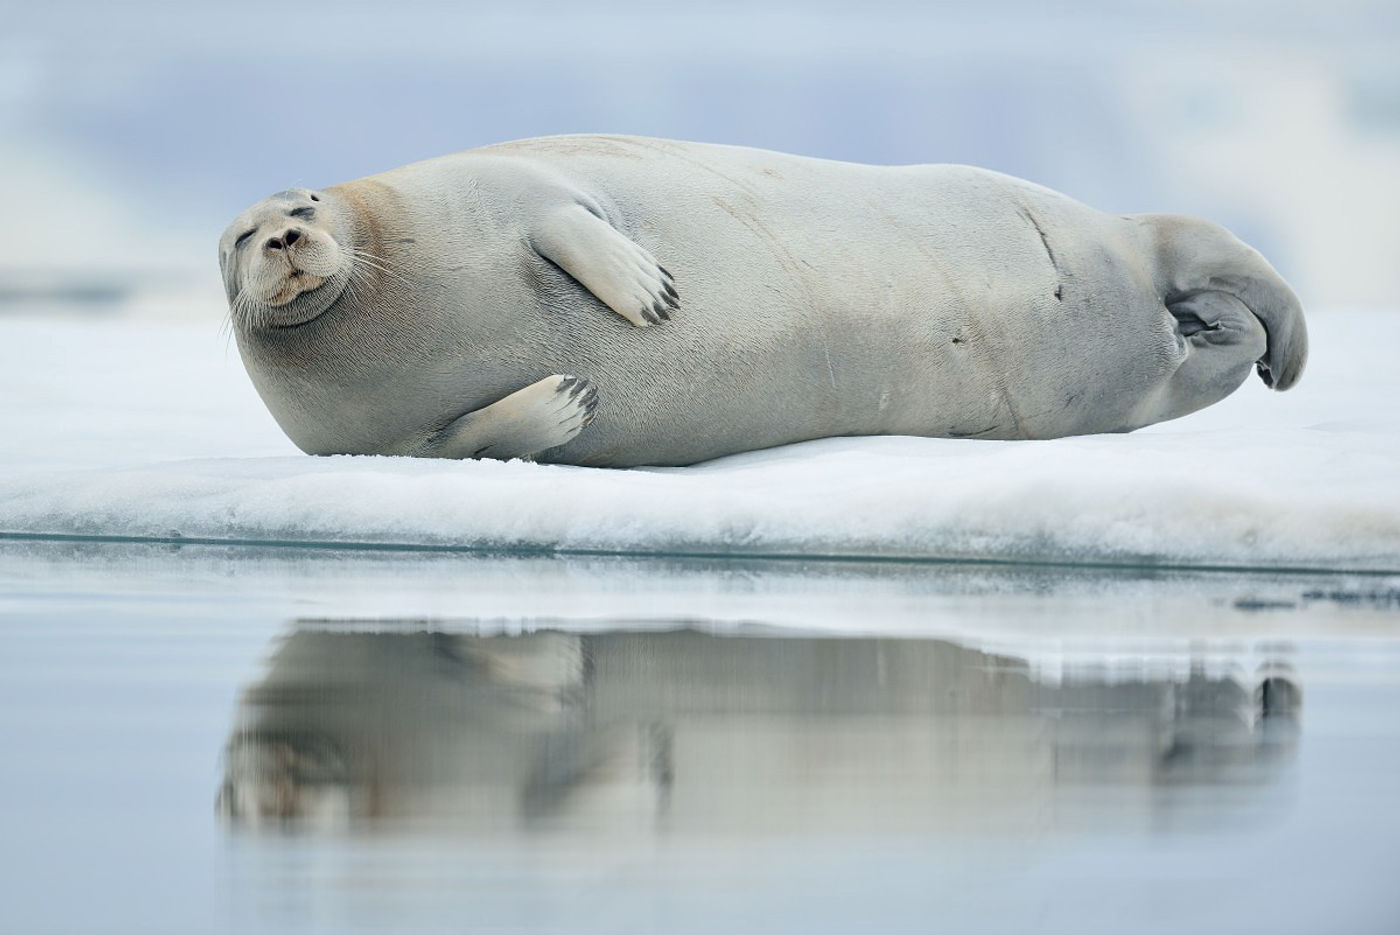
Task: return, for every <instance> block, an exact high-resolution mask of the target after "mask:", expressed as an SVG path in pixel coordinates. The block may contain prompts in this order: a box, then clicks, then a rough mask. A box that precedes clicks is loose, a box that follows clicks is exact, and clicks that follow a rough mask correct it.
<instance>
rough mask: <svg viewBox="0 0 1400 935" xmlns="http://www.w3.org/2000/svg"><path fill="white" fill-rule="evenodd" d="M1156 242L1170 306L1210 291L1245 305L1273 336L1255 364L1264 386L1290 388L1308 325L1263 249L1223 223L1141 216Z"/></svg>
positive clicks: (1299, 370)
mask: <svg viewBox="0 0 1400 935" xmlns="http://www.w3.org/2000/svg"><path fill="white" fill-rule="evenodd" d="M1139 218H1140V219H1141V220H1143V221H1146V222H1148V225H1149V228H1150V229H1151V230H1152V231H1153V233H1154V235H1155V240H1156V248H1157V249H1156V255H1157V277H1156V278H1157V283H1156V284H1157V288H1158V290H1159V291H1160V293H1161V295H1162V297H1163V301H1165V303H1166V305H1167V308H1169V309H1171V308H1173V307H1174V306H1175V305H1177V304H1178V303H1184V304H1188V305H1189V303H1190V302H1191V301H1192V300H1194V299H1196V298H1197V297H1198V296H1200V295H1201V294H1202V293H1206V292H1221V293H1224V294H1226V295H1229V296H1233V297H1235V298H1236V299H1238V300H1239V301H1240V302H1242V303H1244V305H1245V307H1247V308H1248V309H1249V310H1250V312H1251V313H1253V315H1254V317H1255V318H1257V319H1259V321H1260V323H1261V324H1263V326H1264V330H1265V332H1267V334H1268V346H1267V348H1266V350H1265V351H1264V356H1263V357H1261V358H1260V359H1259V360H1258V361H1257V362H1256V367H1257V368H1258V371H1259V377H1260V379H1262V380H1263V381H1264V385H1265V386H1270V387H1273V388H1274V389H1276V390H1286V389H1288V388H1289V387H1290V386H1292V385H1293V384H1294V383H1297V382H1298V378H1299V377H1300V376H1302V374H1303V365H1304V363H1306V362H1307V359H1308V328H1307V325H1306V323H1305V322H1304V321H1303V307H1302V306H1301V305H1300V304H1299V302H1298V297H1297V296H1296V295H1294V294H1293V290H1292V289H1290V288H1288V284H1287V283H1286V282H1284V281H1283V277H1281V276H1279V274H1278V273H1277V272H1276V271H1275V270H1274V268H1273V267H1272V266H1270V265H1269V263H1268V261H1267V260H1265V259H1264V258H1263V257H1262V256H1260V255H1259V252H1258V251H1257V250H1255V249H1253V248H1252V247H1250V246H1249V245H1248V244H1245V243H1244V242H1242V241H1241V240H1240V239H1239V238H1237V237H1235V236H1234V235H1233V234H1231V233H1230V232H1229V231H1227V230H1226V229H1225V228H1223V227H1221V226H1219V225H1218V224H1212V223H1211V222H1209V221H1204V220H1201V219H1200V218H1193V217H1187V216H1185V215H1176V214H1156V215H1140V216H1139Z"/></svg>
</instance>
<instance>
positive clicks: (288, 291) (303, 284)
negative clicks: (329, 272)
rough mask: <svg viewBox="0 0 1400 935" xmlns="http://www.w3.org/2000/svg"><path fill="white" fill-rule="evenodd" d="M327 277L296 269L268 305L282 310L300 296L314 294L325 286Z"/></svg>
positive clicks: (269, 300) (273, 295) (278, 288)
mask: <svg viewBox="0 0 1400 935" xmlns="http://www.w3.org/2000/svg"><path fill="white" fill-rule="evenodd" d="M325 282H326V280H325V277H324V276H317V275H315V274H314V273H308V272H306V271H305V270H300V269H294V270H292V271H291V273H289V274H288V275H287V278H286V280H284V281H283V283H282V284H281V285H280V286H278V287H277V291H276V292H274V293H273V294H272V296H271V297H270V298H268V300H267V304H268V305H270V306H271V307H273V308H281V307H282V306H284V305H286V304H288V303H289V302H291V301H292V300H293V299H295V298H297V297H298V296H302V295H305V294H306V293H308V292H314V291H316V290H317V289H319V288H321V286H323V285H325Z"/></svg>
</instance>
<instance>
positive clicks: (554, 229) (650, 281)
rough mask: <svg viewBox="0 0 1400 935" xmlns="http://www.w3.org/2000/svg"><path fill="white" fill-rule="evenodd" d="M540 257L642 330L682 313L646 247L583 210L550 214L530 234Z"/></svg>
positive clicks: (666, 278) (574, 208) (667, 279)
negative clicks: (677, 312)
mask: <svg viewBox="0 0 1400 935" xmlns="http://www.w3.org/2000/svg"><path fill="white" fill-rule="evenodd" d="M530 242H531V245H532V246H533V247H534V248H535V250H536V251H537V252H538V253H539V254H540V256H542V257H544V258H545V259H547V260H549V261H550V262H551V263H553V264H554V265H556V266H558V267H559V268H560V269H562V270H563V271H564V272H566V273H568V274H569V275H570V276H572V277H573V278H574V279H576V280H578V282H579V283H580V284H582V285H583V287H584V288H585V289H587V290H588V291H589V292H591V293H593V295H594V296H596V297H597V298H598V300H599V301H600V302H602V303H603V304H604V305H606V306H608V308H610V309H612V310H613V311H614V312H617V313H618V314H619V315H621V316H622V317H623V318H625V319H627V320H628V321H630V322H631V323H632V324H634V325H636V326H638V327H639V328H641V327H645V326H647V325H654V324H657V323H659V322H661V321H663V320H665V319H668V318H670V317H671V313H672V312H674V311H675V310H676V309H677V308H679V307H680V296H679V294H678V293H677V292H676V284H675V280H674V279H673V278H672V276H671V274H670V273H669V272H667V271H666V269H665V267H663V266H661V264H659V263H657V262H656V259H655V258H654V257H653V256H652V255H651V254H650V253H648V252H647V251H646V250H645V249H644V248H643V247H641V246H639V245H638V244H636V243H634V242H633V241H632V240H631V239H629V238H628V237H627V236H626V235H624V234H623V233H622V232H620V231H619V230H618V229H617V228H615V227H613V226H612V225H611V224H609V223H608V222H607V221H605V220H603V219H602V218H600V217H598V216H597V215H596V214H594V213H593V212H591V211H589V210H588V209H587V208H586V207H584V206H583V205H581V204H571V205H569V206H568V207H564V208H560V209H558V210H556V211H552V212H551V213H549V214H548V215H546V216H545V218H544V219H543V220H542V221H541V222H540V223H539V225H538V226H537V228H536V229H535V230H534V231H533V232H532V233H531V236H530Z"/></svg>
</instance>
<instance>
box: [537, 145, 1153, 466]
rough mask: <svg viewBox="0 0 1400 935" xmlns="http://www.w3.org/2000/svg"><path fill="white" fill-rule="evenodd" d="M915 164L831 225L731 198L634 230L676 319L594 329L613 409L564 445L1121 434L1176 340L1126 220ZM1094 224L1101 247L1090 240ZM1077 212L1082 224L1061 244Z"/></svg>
mask: <svg viewBox="0 0 1400 935" xmlns="http://www.w3.org/2000/svg"><path fill="white" fill-rule="evenodd" d="M914 175H915V173H907V174H906V177H905V178H902V179H896V181H897V182H898V183H899V184H898V185H889V184H885V185H883V186H876V187H874V188H873V189H872V190H870V191H869V192H867V193H866V196H865V197H866V201H867V203H868V210H867V211H865V212H862V213H861V214H860V216H859V217H858V218H856V219H854V220H848V221H847V222H846V223H845V225H844V226H843V227H840V229H835V228H833V227H832V226H831V225H823V224H821V223H810V222H809V221H808V217H807V216H808V214H810V213H811V212H813V211H814V210H815V211H816V213H817V214H818V216H821V214H822V211H821V208H822V206H821V205H820V204H818V205H816V206H813V205H812V204H810V203H807V204H804V205H801V206H799V205H797V204H796V203H795V202H794V203H793V204H791V205H785V204H784V203H783V202H782V201H780V200H779V201H777V202H776V205H774V206H771V207H770V208H769V209H768V210H759V209H758V208H757V207H751V208H749V209H748V210H745V211H741V210H737V209H736V206H735V199H734V198H729V199H725V198H720V199H718V200H716V199H711V203H712V205H713V210H712V211H710V213H709V214H708V215H707V216H703V217H701V218H699V219H698V221H697V220H696V219H695V217H694V215H691V216H689V217H690V219H691V223H689V224H684V225H681V224H675V223H674V222H672V223H669V224H668V223H665V222H663V221H662V220H661V219H660V218H657V219H654V220H653V221H652V222H651V223H643V224H641V225H639V230H638V231H637V233H636V235H635V236H637V238H638V239H639V240H640V241H642V242H643V243H644V245H645V246H647V247H648V249H650V250H652V251H653V252H654V253H656V254H657V255H658V256H664V257H666V258H667V260H666V262H667V263H668V264H669V265H670V267H671V269H672V270H673V271H674V272H675V273H676V276H677V280H678V282H680V283H682V284H683V286H682V292H683V303H684V304H683V309H682V313H681V314H680V315H679V316H677V318H676V320H674V321H672V322H669V323H668V324H667V326H666V327H665V328H662V329H648V331H647V333H645V334H643V335H640V336H635V335H628V336H627V337H628V338H630V339H631V340H627V341H622V342H617V343H613V342H608V341H599V342H594V343H589V342H587V341H585V343H586V344H588V346H587V347H585V348H582V349H581V350H582V351H583V353H582V354H581V355H580V356H581V357H583V358H585V359H594V360H601V362H602V366H601V367H600V368H598V369H597V370H595V371H594V372H593V375H591V376H590V379H594V380H595V381H597V382H598V383H599V391H600V396H601V398H602V399H603V400H604V405H605V406H607V407H608V409H609V411H608V412H607V413H606V414H605V415H603V416H600V418H599V420H598V421H597V422H596V423H595V424H594V425H593V426H592V427H590V430H589V432H586V433H584V435H583V436H581V437H580V438H578V439H576V440H575V441H574V442H572V443H570V445H569V446H568V447H567V449H566V450H565V451H564V452H562V454H564V455H566V456H567V458H568V459H570V460H573V459H578V460H580V461H582V462H583V463H600V464H640V463H677V464H680V463H689V462H693V461H697V460H704V459H706V458H711V457H717V456H720V455H723V454H729V453H733V452H737V451H744V450H750V449H754V448H763V447H770V446H773V445H778V444H785V443H790V442H795V441H801V440H805V439H811V438H819V437H825V436H832V435H866V434H913V435H927V436H944V437H975V438H1037V437H1054V436H1060V435H1066V434H1079V433H1084V432H1096V431H1112V430H1118V429H1121V428H1125V427H1128V426H1127V425H1126V424H1125V419H1126V418H1127V413H1128V412H1129V410H1130V407H1129V402H1130V401H1131V400H1135V399H1137V398H1140V396H1141V393H1142V392H1143V391H1144V389H1145V388H1146V387H1148V386H1150V385H1151V382H1152V381H1153V380H1155V379H1159V378H1160V374H1161V370H1162V361H1161V360H1160V359H1159V358H1160V356H1161V355H1160V353H1159V352H1158V351H1157V350H1155V349H1154V347H1155V346H1156V345H1157V344H1160V343H1162V342H1163V341H1169V335H1163V336H1160V337H1153V335H1152V334H1151V331H1152V329H1153V327H1154V322H1156V321H1157V318H1159V317H1160V315H1159V314H1158V311H1159V310H1158V309H1157V308H1156V305H1157V303H1156V299H1155V296H1154V295H1153V293H1152V290H1151V286H1150V283H1149V282H1147V281H1146V278H1145V276H1143V275H1142V274H1140V273H1139V272H1138V271H1137V269H1136V268H1135V266H1134V262H1133V258H1132V255H1131V252H1130V251H1126V250H1124V248H1123V247H1122V246H1121V244H1119V243H1118V242H1117V241H1116V240H1115V231H1114V230H1113V223H1114V222H1117V219H1114V218H1108V217H1106V216H1104V215H1101V214H1099V213H1098V212H1094V211H1092V209H1089V208H1086V207H1083V206H1080V205H1077V204H1076V203H1074V202H1072V201H1069V199H1063V202H1064V203H1063V204H1061V203H1057V202H1056V200H1055V198H1058V197H1059V196H1054V197H1052V198H1051V199H1048V203H1047V199H1046V198H1045V196H1044V195H1043V194H1042V191H1043V190H1040V189H1036V188H1034V187H1032V186H1027V189H1028V191H1024V192H1022V191H1016V190H1010V191H1002V192H999V193H996V194H994V195H993V196H989V195H988V193H987V192H986V191H982V190H981V187H980V186H973V188H972V189H971V190H969V189H968V186H967V184H966V183H965V180H961V179H957V178H955V179H953V181H954V182H958V183H959V184H949V183H948V181H947V180H943V181H942V182H941V184H935V185H928V184H921V183H922V180H920V179H918V178H913V177H911V176H914ZM1067 210H1068V211H1070V212H1072V213H1073V215H1074V216H1072V217H1068V218H1067V217H1064V214H1065V212H1066V211H1067ZM1086 222H1087V223H1102V224H1103V225H1104V227H1105V231H1104V237H1103V239H1102V242H1087V243H1086V242H1085V239H1084V237H1083V235H1082V228H1083V226H1084V225H1085V224H1086ZM1067 223H1075V224H1077V225H1079V227H1080V229H1081V233H1080V234H1079V235H1078V236H1077V237H1076V238H1075V241H1074V242H1073V243H1069V242H1066V243H1064V244H1063V245H1062V246H1059V249H1056V247H1057V243H1056V241H1057V240H1058V239H1059V238H1058V237H1057V236H1056V232H1057V231H1058V230H1059V229H1060V228H1061V227H1062V226H1063V225H1064V224H1067ZM648 237H649V238H650V239H649V240H648ZM657 359H660V360H664V361H666V362H667V366H665V367H658V366H657V365H656V360H657ZM1086 376H1088V377H1089V378H1087V379H1086ZM639 381H640V383H641V384H642V385H641V386H638V383H639ZM614 407H615V408H614ZM658 453H662V454H660V455H659V454H658Z"/></svg>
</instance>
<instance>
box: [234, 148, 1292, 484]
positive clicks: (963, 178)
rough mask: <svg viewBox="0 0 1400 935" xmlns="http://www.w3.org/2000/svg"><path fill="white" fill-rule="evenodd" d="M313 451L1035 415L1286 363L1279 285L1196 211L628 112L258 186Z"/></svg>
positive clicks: (276, 398)
mask: <svg viewBox="0 0 1400 935" xmlns="http://www.w3.org/2000/svg"><path fill="white" fill-rule="evenodd" d="M219 258H220V264H221V266H222V270H223V277H224V283H225V287H226V290H227V294H228V298H229V305H230V311H231V317H232V322H233V327H234V332H235V334H236V336H237V341H238V347H239V351H240V354H241V355H242V358H243V361H244V363H245V365H246V367H247V369H248V372H249V374H250V376H251V378H252V380H253V383H254V384H255V386H256V387H257V390H258V392H259V394H260V395H261V396H262V398H263V400H264V401H265V402H266V404H267V406H268V408H269V409H270V410H271V412H272V414H273V416H274V417H275V418H276V419H277V421H278V423H279V424H280V425H281V426H282V428H283V429H284V430H285V431H286V433H287V435H288V436H290V438H291V439H292V441H294V442H295V443H296V444H297V445H298V446H300V447H301V448H302V449H303V450H304V451H307V452H309V453H312V454H335V453H350V454H399V455H416V456H426V457H446V458H474V457H491V458H512V457H526V458H536V459H538V460H540V461H549V462H563V463H571V464H581V465H605V466H617V467H623V466H630V465H640V464H653V465H682V464H690V463H694V462H698V461H704V460H707V459H710V458H715V457H719V456H721V455H727V454H732V453H736V452H741V451H748V450H754V449H761V448H768V447H772V446H775V445H782V444H786V443H791V442H799V441H804V440H807V439H813V438H821V437H826V436H840V435H877V434H889V435H924V436H935V437H974V438H988V439H1016V438H1055V437H1061V436H1066V435H1082V434H1090V433H1098V432H1123V431H1130V430H1132V429H1135V428H1139V427H1141V426H1144V425H1149V424H1152V423H1155V422H1160V421H1163V420H1166V419H1174V418H1177V417H1179V416H1183V415H1186V414H1187V413H1190V412H1193V411H1195V410H1197V409H1200V408H1202V407H1204V406H1208V405H1210V404H1212V403H1214V402H1216V401H1218V400H1220V399H1223V398H1224V397H1225V396H1226V395H1228V394H1229V393H1231V392H1232V391H1234V389H1235V388H1236V387H1238V386H1239V385H1240V384H1241V383H1242V382H1243V381H1244V380H1245V378H1246V377H1247V376H1248V374H1249V371H1250V370H1251V369H1252V368H1256V367H1257V369H1258V371H1259V374H1260V376H1261V377H1262V378H1263V380H1264V382H1265V383H1266V384H1267V385H1269V386H1272V387H1273V388H1275V389H1280V390H1282V389H1287V388H1288V387H1289V386H1291V385H1293V383H1294V382H1295V381H1296V380H1297V379H1298V377H1299V375H1300V374H1301V372H1302V369H1303V364H1304V361H1305V358H1306V356H1307V332H1306V327H1305V325H1304V321H1303V314H1302V309H1301V307H1300V305H1299V302H1298V299H1297V298H1296V297H1295V296H1294V294H1293V292H1292V291H1291V290H1290V289H1289V287H1288V286H1287V284H1285V283H1284V281H1283V280H1282V278H1281V277H1280V276H1279V275H1278V273H1276V272H1275V271H1274V269H1273V268H1272V267H1271V266H1270V265H1269V264H1268V263H1267V262H1266V261H1265V260H1264V259H1263V257H1261V256H1260V255H1259V254H1258V253H1257V252H1256V251H1254V250H1253V249H1251V248H1250V247H1248V246H1246V245H1245V244H1244V243H1242V242H1240V241H1239V240H1237V239H1236V238H1235V237H1234V236H1233V235H1231V234H1230V233H1229V232H1227V231H1226V230H1224V229H1223V228H1221V227H1219V226H1216V225H1214V224H1212V223H1210V222H1207V221H1204V220H1199V219H1196V218H1191V217H1185V216H1177V215H1160V214H1139V215H1122V216H1120V215H1109V214H1104V213H1101V212H1099V211H1097V210H1094V209H1092V208H1089V207H1087V206H1085V205H1083V204H1080V203H1078V202H1076V201H1074V200H1072V199H1070V198H1069V197H1067V196H1065V195H1061V194H1059V193H1057V192H1054V191H1051V190H1049V189H1046V188H1043V187H1040V186H1038V185H1035V184H1032V183H1030V182H1026V181H1022V180H1020V179H1016V178H1012V177H1010V176H1006V175H1001V174H999V173H995V172H991V171H987V170H983V169H977V168H972V167H968V166H958V165H917V166H868V165H858V164H851V163H840V162H833V161H827V160H821V159H813V158H806V157H800V156H792V155H785V154H781V153H776V152H768V151H764V150H756V149H747V148H742V147H733V146H720V145H709V144H698V143H684V142H674V141H667V140H657V139H646V138H639V137H622V136H565V137H547V138H542V139H530V140H521V141H516V142H512V143H503V144H497V145H493V146H487V147H484V148H481V149H476V150H471V151H468V152H464V153H459V154H457V155H452V156H444V157H441V158H437V159H430V160H428V161H425V162H419V163H414V164H412V165H408V166H405V167H403V168H399V169H394V170H392V171H389V172H385V173H382V174H380V175H375V176H370V177H368V178H363V179H360V180H358V181H353V182H348V183H345V184H341V185H335V186H332V187H330V188H326V189H323V190H315V191H313V190H307V189H293V190H289V191H284V192H280V193H278V194H276V195H273V196H271V197H270V198H268V199H266V200H264V201H262V202H260V203H258V204H257V205H254V206H253V207H252V208H250V209H249V210H248V211H245V212H244V213H243V214H242V215H240V216H239V217H238V218H237V219H236V220H235V221H234V222H233V223H232V224H231V225H230V226H229V228H228V230H227V231H226V232H225V233H224V235H223V237H222V239H221V241H220V245H219Z"/></svg>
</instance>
